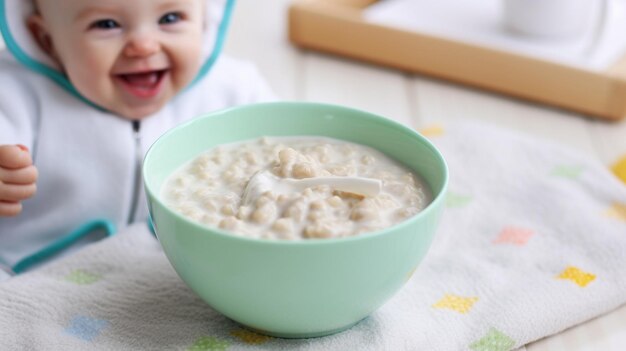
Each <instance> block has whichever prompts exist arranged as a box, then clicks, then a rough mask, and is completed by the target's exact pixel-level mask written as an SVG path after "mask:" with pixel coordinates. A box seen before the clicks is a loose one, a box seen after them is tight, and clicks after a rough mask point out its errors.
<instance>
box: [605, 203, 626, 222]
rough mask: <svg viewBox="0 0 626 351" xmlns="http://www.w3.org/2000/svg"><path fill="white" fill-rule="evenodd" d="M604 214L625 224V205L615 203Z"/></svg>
mask: <svg viewBox="0 0 626 351" xmlns="http://www.w3.org/2000/svg"><path fill="white" fill-rule="evenodd" d="M605 214H606V215H607V216H609V217H610V218H615V219H618V220H620V221H624V222H626V204H620V203H617V202H615V203H613V204H612V205H611V207H609V209H608V210H606V212H605Z"/></svg>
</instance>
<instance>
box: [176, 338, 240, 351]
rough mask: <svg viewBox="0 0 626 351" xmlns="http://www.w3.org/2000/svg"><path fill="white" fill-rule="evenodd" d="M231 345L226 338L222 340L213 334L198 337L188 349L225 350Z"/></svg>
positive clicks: (204, 350)
mask: <svg viewBox="0 0 626 351" xmlns="http://www.w3.org/2000/svg"><path fill="white" fill-rule="evenodd" d="M229 346H230V343H229V342H228V341H225V340H220V339H218V338H216V337H213V336H203V337H201V338H198V339H196V341H195V342H194V343H193V345H191V346H189V348H187V351H224V350H226V349H227V348H228V347H229Z"/></svg>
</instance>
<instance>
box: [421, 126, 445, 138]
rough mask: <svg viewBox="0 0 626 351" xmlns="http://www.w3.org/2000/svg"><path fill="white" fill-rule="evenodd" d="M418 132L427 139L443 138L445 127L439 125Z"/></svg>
mask: <svg viewBox="0 0 626 351" xmlns="http://www.w3.org/2000/svg"><path fill="white" fill-rule="evenodd" d="M418 131H419V133H420V134H422V135H423V136H425V137H427V138H432V137H437V136H441V135H443V134H444V133H445V129H444V128H443V126H441V125H438V124H436V125H432V126H426V127H424V128H420V129H419V130H418Z"/></svg>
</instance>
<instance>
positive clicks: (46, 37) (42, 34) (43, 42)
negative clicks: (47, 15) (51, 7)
mask: <svg viewBox="0 0 626 351" xmlns="http://www.w3.org/2000/svg"><path fill="white" fill-rule="evenodd" d="M26 26H27V27H28V30H29V31H30V34H31V35H32V36H33V38H34V39H35V41H36V42H37V44H38V45H39V47H40V48H41V49H42V50H43V51H44V52H45V53H46V54H48V55H49V56H50V57H51V58H53V59H55V60H56V55H55V52H54V46H53V45H52V37H51V36H50V33H49V32H48V29H47V28H46V23H45V22H44V20H43V17H41V15H40V14H39V13H33V14H32V15H30V16H28V18H27V19H26Z"/></svg>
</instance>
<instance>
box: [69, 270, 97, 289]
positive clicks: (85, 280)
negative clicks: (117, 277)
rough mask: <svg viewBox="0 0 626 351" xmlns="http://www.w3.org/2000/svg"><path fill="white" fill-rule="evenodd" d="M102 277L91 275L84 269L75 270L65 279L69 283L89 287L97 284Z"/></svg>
mask: <svg viewBox="0 0 626 351" xmlns="http://www.w3.org/2000/svg"><path fill="white" fill-rule="evenodd" d="M101 278H102V277H101V276H100V275H98V274H93V273H89V272H87V271H84V270H82V269H75V270H73V271H72V272H70V273H69V274H68V275H66V276H65V277H64V279H65V280H67V281H68V282H72V283H74V284H78V285H89V284H93V283H95V282H97V281H98V280H100V279H101Z"/></svg>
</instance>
